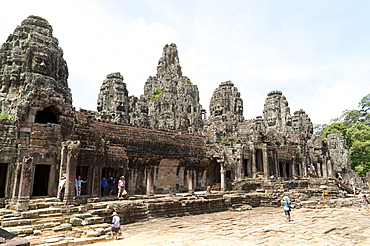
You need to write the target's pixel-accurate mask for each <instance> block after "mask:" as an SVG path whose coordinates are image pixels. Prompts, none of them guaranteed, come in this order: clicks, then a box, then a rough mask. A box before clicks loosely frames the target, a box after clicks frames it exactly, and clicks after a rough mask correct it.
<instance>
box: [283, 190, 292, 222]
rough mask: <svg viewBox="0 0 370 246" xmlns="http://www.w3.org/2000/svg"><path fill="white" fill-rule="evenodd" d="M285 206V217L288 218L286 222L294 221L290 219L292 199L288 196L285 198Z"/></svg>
mask: <svg viewBox="0 0 370 246" xmlns="http://www.w3.org/2000/svg"><path fill="white" fill-rule="evenodd" d="M282 202H283V205H284V213H285V216H286V221H287V222H290V221H292V220H291V218H290V210H291V207H290V199H289V197H288V196H284V197H283V200H282Z"/></svg>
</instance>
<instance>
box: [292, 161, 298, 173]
mask: <svg viewBox="0 0 370 246" xmlns="http://www.w3.org/2000/svg"><path fill="white" fill-rule="evenodd" d="M292 176H293V177H296V176H297V165H296V163H295V157H293V160H292Z"/></svg>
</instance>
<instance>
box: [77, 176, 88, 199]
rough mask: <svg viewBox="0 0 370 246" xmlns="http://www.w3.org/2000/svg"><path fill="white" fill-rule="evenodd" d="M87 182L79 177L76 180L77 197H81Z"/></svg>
mask: <svg viewBox="0 0 370 246" xmlns="http://www.w3.org/2000/svg"><path fill="white" fill-rule="evenodd" d="M86 182H87V180H85V181H84V180H82V177H81V176H78V177H77V179H76V183H75V187H76V196H81V190H82V183H86Z"/></svg>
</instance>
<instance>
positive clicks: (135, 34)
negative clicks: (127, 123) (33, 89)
mask: <svg viewBox="0 0 370 246" xmlns="http://www.w3.org/2000/svg"><path fill="white" fill-rule="evenodd" d="M1 9H2V11H1V14H0V44H2V43H3V42H5V41H6V39H7V37H8V35H9V34H11V33H13V31H14V29H15V27H16V26H17V25H20V24H21V22H22V21H23V20H24V19H25V18H26V17H27V16H29V15H38V16H41V17H43V18H45V19H46V20H48V22H49V23H50V24H51V25H52V26H53V32H54V36H55V37H56V38H57V39H58V40H59V45H60V47H61V48H62V49H63V51H64V58H65V60H66V61H67V64H68V69H69V79H68V83H69V86H70V88H71V90H72V96H73V106H75V107H76V109H79V108H80V107H81V108H83V109H89V110H96V102H97V97H98V93H99V89H100V86H101V84H102V82H103V80H104V79H105V78H106V75H107V74H109V73H112V72H120V73H121V74H122V76H123V77H124V82H125V83H126V84H127V89H128V90H129V94H130V95H135V96H137V97H139V96H140V95H141V94H143V88H144V83H145V81H146V80H147V78H148V77H149V76H155V75H156V67H157V64H158V60H159V58H160V57H161V55H162V50H163V47H164V46H165V45H166V44H170V43H176V44H177V48H178V54H179V59H180V65H181V67H182V72H183V75H184V76H187V77H189V78H190V80H191V81H192V82H193V84H196V85H197V86H198V89H199V94H200V98H201V104H202V106H203V107H204V108H205V109H206V110H207V111H208V112H209V101H210V99H211V96H212V93H213V91H214V90H215V89H216V88H217V87H218V86H219V84H220V83H221V82H224V81H227V80H231V81H232V82H233V83H234V85H235V86H236V87H237V88H238V89H239V91H240V93H241V97H242V99H243V101H244V116H245V117H246V119H252V118H255V117H256V116H259V115H262V112H263V104H264V101H265V99H266V96H267V93H268V92H270V91H273V90H280V91H282V92H283V94H284V95H285V96H286V98H287V100H288V102H289V106H290V110H291V114H293V112H294V111H297V110H299V109H303V110H305V111H306V113H307V114H308V115H309V117H310V118H311V120H312V122H313V123H314V124H324V123H329V121H330V120H331V119H333V118H336V117H339V116H340V115H341V113H342V111H343V110H346V109H357V106H358V102H359V101H360V100H361V98H362V97H364V96H366V95H367V94H369V93H370V83H369V78H370V14H369V12H370V1H361V0H356V1H353V0H348V1H341V0H327V1H325V0H319V1H314V0H306V1H300V0H295V1H290V0H260V1H258V0H253V1H252V0H240V1H237V0H225V1H217V0H209V1H208V0H194V1H193V0H187V1H184V0H147V1H145V0H135V1H132V0H130V1H126V0H63V1H53V0H45V1H41V0H32V1H30V0H24V1H18V0H12V1H5V3H1Z"/></svg>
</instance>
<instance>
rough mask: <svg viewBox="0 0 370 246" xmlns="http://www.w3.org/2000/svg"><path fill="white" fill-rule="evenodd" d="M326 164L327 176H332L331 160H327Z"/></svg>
mask: <svg viewBox="0 0 370 246" xmlns="http://www.w3.org/2000/svg"><path fill="white" fill-rule="evenodd" d="M327 163H328V164H327V165H328V169H327V171H328V177H329V178H330V177H333V164H332V162H331V160H328V162H327Z"/></svg>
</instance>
